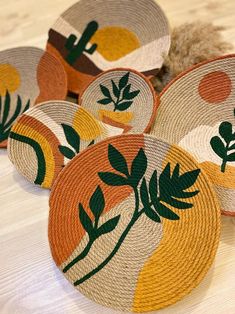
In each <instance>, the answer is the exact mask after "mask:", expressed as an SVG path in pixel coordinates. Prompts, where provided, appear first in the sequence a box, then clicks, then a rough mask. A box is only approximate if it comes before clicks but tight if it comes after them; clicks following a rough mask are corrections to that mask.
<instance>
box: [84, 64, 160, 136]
mask: <svg viewBox="0 0 235 314" xmlns="http://www.w3.org/2000/svg"><path fill="white" fill-rule="evenodd" d="M79 104H80V105H81V106H83V107H84V108H86V109H87V110H88V111H89V112H91V113H92V114H93V115H94V117H96V118H97V119H99V120H101V121H103V122H105V123H107V124H110V125H112V126H117V127H121V128H124V133H127V132H129V133H143V132H148V131H149V130H150V128H151V126H152V124H153V123H154V119H155V116H156V111H157V106H158V96H157V94H156V92H155V91H154V89H153V87H152V85H151V83H150V81H149V80H148V79H147V78H146V77H145V76H144V75H143V74H141V73H139V72H137V71H134V70H131V69H127V68H118V69H112V70H109V71H105V72H103V73H101V74H100V75H98V76H97V77H96V78H94V79H93V81H92V82H91V83H90V84H89V85H88V86H87V87H86V88H85V89H84V91H83V92H82V94H81V96H80V97H79Z"/></svg>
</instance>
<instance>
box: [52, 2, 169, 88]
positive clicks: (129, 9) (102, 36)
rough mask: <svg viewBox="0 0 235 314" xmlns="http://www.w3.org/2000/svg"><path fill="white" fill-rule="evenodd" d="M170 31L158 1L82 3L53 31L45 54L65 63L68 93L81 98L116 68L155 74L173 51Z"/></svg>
mask: <svg viewBox="0 0 235 314" xmlns="http://www.w3.org/2000/svg"><path fill="white" fill-rule="evenodd" d="M136 12H138V14H136ZM169 32H170V31H169V25H168V21H167V18H166V16H165V14H164V12H163V11H162V10H161V8H160V7H159V6H158V5H157V4H156V2H155V1H154V0H148V1H142V0H119V1H115V0H96V1H95V4H94V1H93V0H80V1H79V2H77V3H76V4H74V5H73V6H72V7H70V8H69V9H68V10H67V11H65V12H64V13H63V14H62V15H61V16H60V17H59V19H58V20H57V21H56V23H55V24H54V25H53V26H52V28H51V29H50V30H49V38H48V43H47V50H48V51H49V52H50V53H51V54H53V55H54V56H56V57H57V58H58V59H59V60H60V61H61V62H62V63H63V65H64V68H65V70H66V72H67V75H68V82H69V86H68V88H69V90H70V91H71V92H74V93H78V94H79V93H80V92H81V90H82V89H83V88H84V85H87V83H89V81H90V80H91V79H92V77H93V76H96V75H98V74H99V73H101V72H102V71H105V70H109V69H112V68H118V67H132V68H134V69H135V70H137V71H139V72H142V73H144V74H145V75H147V76H152V75H155V74H156V73H157V72H158V70H159V69H160V68H161V66H162V63H163V55H165V54H167V53H168V50H169V48H170V35H169Z"/></svg>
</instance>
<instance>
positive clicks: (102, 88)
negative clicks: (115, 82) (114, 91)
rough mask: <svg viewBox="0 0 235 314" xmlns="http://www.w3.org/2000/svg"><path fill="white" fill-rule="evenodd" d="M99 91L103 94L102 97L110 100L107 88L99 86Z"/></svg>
mask: <svg viewBox="0 0 235 314" xmlns="http://www.w3.org/2000/svg"><path fill="white" fill-rule="evenodd" d="M100 89H101V91H102V93H103V95H104V96H106V97H107V98H109V99H111V98H112V97H111V95H110V91H109V90H108V88H107V87H105V86H104V85H102V84H100Z"/></svg>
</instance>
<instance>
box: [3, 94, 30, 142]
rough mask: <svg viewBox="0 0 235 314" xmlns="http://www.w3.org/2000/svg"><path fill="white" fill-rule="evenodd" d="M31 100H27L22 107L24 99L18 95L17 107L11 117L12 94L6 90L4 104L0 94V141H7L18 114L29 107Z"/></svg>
mask: <svg viewBox="0 0 235 314" xmlns="http://www.w3.org/2000/svg"><path fill="white" fill-rule="evenodd" d="M29 106H30V100H28V101H27V103H26V105H25V106H24V107H22V101H21V98H20V96H18V97H17V102H16V108H15V111H14V113H13V115H12V116H11V117H9V112H10V107H11V96H10V94H9V92H8V91H7V92H6V96H5V100H4V104H3V103H2V97H1V96H0V142H3V141H5V140H6V139H7V138H8V136H9V134H10V131H11V127H12V125H13V123H14V122H15V121H16V119H17V118H18V116H19V115H20V114H22V113H24V112H25V111H26V110H27V109H29Z"/></svg>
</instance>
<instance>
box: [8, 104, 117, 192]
mask: <svg viewBox="0 0 235 314" xmlns="http://www.w3.org/2000/svg"><path fill="white" fill-rule="evenodd" d="M122 132H123V130H122V129H120V128H115V127H110V126H108V125H106V124H104V123H101V122H100V121H98V120H96V119H95V118H94V117H93V116H92V115H91V114H90V113H88V112H87V111H86V110H85V109H84V108H82V107H80V106H79V105H76V104H73V103H69V102H66V101H49V102H45V103H42V104H39V105H37V106H35V107H33V108H31V109H29V110H28V111H27V112H25V113H24V114H23V115H22V116H21V117H20V118H19V119H18V120H17V122H16V123H15V124H14V126H13V127H12V130H11V132H10V136H9V145H8V146H9V147H8V156H9V158H10V160H11V162H12V163H13V164H14V165H15V167H16V169H17V170H18V171H19V172H20V173H21V174H22V175H23V176H24V177H26V178H27V179H28V180H29V181H30V182H32V183H35V184H37V185H40V186H42V187H44V188H50V187H51V185H52V184H53V182H54V180H55V179H56V177H57V175H58V174H59V172H60V171H61V170H62V168H63V167H64V166H65V165H66V164H67V163H68V162H69V161H70V160H71V159H72V158H73V157H74V156H75V155H77V154H78V153H79V152H80V151H82V150H84V149H85V148H87V147H88V146H90V145H93V144H94V143H97V142H98V141H100V140H102V139H104V138H106V137H108V136H113V135H117V134H121V133H122Z"/></svg>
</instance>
